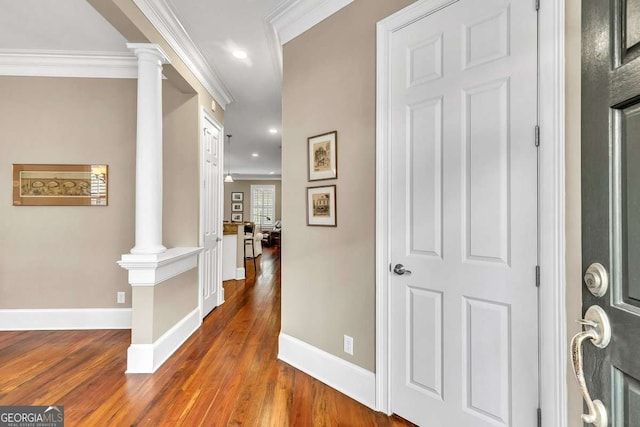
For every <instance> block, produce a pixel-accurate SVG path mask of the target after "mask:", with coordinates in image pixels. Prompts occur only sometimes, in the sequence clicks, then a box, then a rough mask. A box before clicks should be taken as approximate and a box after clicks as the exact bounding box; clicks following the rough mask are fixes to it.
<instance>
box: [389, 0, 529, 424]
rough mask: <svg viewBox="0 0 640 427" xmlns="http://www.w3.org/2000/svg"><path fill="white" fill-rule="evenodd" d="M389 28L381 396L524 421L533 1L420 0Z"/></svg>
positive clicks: (416, 412) (437, 412)
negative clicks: (384, 388)
mask: <svg viewBox="0 0 640 427" xmlns="http://www.w3.org/2000/svg"><path fill="white" fill-rule="evenodd" d="M431 4H433V7H434V9H433V10H432V13H428V14H426V15H425V16H424V17H423V18H421V19H419V20H417V21H415V22H413V23H412V24H410V25H408V26H406V27H404V28H402V29H401V30H398V31H396V32H395V33H393V35H392V37H391V40H390V61H391V67H390V86H391V87H390V94H391V99H390V103H391V106H390V111H391V114H390V118H391V144H392V158H391V171H390V173H391V175H390V180H391V194H390V202H391V203H390V205H391V206H390V209H391V221H390V224H391V227H390V228H391V233H390V236H391V237H390V244H391V259H392V261H393V263H394V264H403V265H405V266H406V269H407V270H410V271H411V274H406V273H405V274H403V275H395V276H393V277H392V279H391V280H390V284H389V286H390V289H389V293H390V305H391V316H390V319H391V387H392V389H391V406H392V410H393V412H395V413H397V414H399V415H401V416H403V417H405V418H407V419H409V420H410V421H412V422H414V423H417V424H419V425H425V426H428V425H433V426H445V425H452V426H456V427H457V426H460V427H464V426H474V427H476V426H477V427H482V426H518V427H529V426H534V425H535V424H536V418H537V417H536V409H537V407H538V327H537V325H538V312H537V298H538V290H537V288H536V285H535V267H536V264H537V151H536V147H535V141H534V129H535V125H536V108H537V105H536V100H537V98H536V93H537V92H536V88H537V74H536V72H537V66H536V65H537V56H536V49H537V45H536V31H537V23H536V12H535V8H534V7H533V6H532V4H530V3H529V2H522V1H510V0H484V1H482V2H478V1H477V0H459V1H448V0H442V1H440V2H435V1H434V2H431Z"/></svg>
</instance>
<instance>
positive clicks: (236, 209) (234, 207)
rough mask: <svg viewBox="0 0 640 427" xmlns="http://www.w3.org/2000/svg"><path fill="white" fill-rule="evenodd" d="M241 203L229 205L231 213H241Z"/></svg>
mask: <svg viewBox="0 0 640 427" xmlns="http://www.w3.org/2000/svg"><path fill="white" fill-rule="evenodd" d="M242 210H243V209H242V202H233V203H231V212H242Z"/></svg>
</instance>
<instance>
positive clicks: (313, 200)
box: [307, 185, 338, 227]
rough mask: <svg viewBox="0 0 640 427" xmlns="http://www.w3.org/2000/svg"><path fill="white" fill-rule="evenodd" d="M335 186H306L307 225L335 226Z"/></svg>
mask: <svg viewBox="0 0 640 427" xmlns="http://www.w3.org/2000/svg"><path fill="white" fill-rule="evenodd" d="M337 224H338V222H337V215H336V186H335V185H326V186H323V187H307V225H320V226H325V227H335V226H337Z"/></svg>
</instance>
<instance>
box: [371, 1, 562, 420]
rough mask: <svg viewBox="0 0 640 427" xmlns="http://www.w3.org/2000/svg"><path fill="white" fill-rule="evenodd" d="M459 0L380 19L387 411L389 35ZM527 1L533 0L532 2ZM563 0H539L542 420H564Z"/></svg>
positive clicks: (381, 385)
mask: <svg viewBox="0 0 640 427" xmlns="http://www.w3.org/2000/svg"><path fill="white" fill-rule="evenodd" d="M456 1H457V0H419V1H417V2H416V3H413V4H412V5H410V6H408V7H406V8H404V9H402V10H400V11H399V12H397V13H395V14H393V15H391V16H389V17H388V18H386V19H384V20H382V21H380V22H379V23H378V25H377V88H376V89H377V95H376V97H377V108H376V409H377V410H379V411H382V412H385V413H387V414H389V413H390V411H391V404H390V402H391V398H390V384H391V382H390V378H389V372H390V369H389V368H390V366H389V363H390V360H391V358H390V354H389V351H390V348H389V342H390V333H391V331H390V322H389V320H390V307H389V293H388V284H389V276H390V273H389V269H388V266H389V264H390V262H391V259H390V254H389V241H390V239H389V232H390V227H389V218H390V209H389V208H390V203H389V193H390V182H389V170H390V164H391V162H390V161H389V159H390V158H391V155H392V153H391V147H390V144H389V143H388V142H389V140H390V137H389V135H390V130H391V129H390V126H389V123H390V120H389V119H390V114H389V113H390V112H389V106H390V103H389V82H388V79H389V76H390V73H389V41H390V38H391V35H392V34H393V33H394V32H395V31H398V30H399V29H401V28H403V27H405V26H406V25H408V24H410V23H411V22H414V21H415V20H417V19H419V18H420V17H422V16H424V15H425V14H427V13H430V11H434V10H437V9H440V8H442V7H444V6H446V5H448V4H451V3H454V2H456ZM531 4H532V7H533V5H534V2H533V1H532V2H531ZM564 5H565V0H548V1H545V2H542V6H541V8H540V11H539V48H540V64H539V67H540V87H539V91H540V93H539V96H540V104H539V105H540V107H539V108H540V113H539V117H540V120H539V123H540V140H541V145H540V153H539V156H540V215H539V222H540V246H539V248H540V266H541V288H540V371H541V372H540V378H541V386H540V407H541V408H542V414H543V415H542V417H543V418H542V419H543V425H545V426H558V427H565V426H566V425H567V383H566V381H567V372H566V360H567V359H566V357H567V351H566V308H565V294H566V276H565V187H564V185H565V184H564V173H565V164H564V154H565V153H564V150H565V129H564V128H565V124H564V123H565V111H564V105H565V104H564V103H565V96H564V70H565V68H564V10H565V7H564Z"/></svg>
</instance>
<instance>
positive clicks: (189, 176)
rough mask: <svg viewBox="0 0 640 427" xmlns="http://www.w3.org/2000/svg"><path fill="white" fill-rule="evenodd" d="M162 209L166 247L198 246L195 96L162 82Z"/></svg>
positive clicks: (197, 124)
mask: <svg viewBox="0 0 640 427" xmlns="http://www.w3.org/2000/svg"><path fill="white" fill-rule="evenodd" d="M162 104H163V108H162V109H163V118H162V120H163V123H162V124H163V131H162V137H163V199H162V204H163V209H162V233H163V236H162V237H163V243H164V245H165V246H166V247H179V246H186V247H189V246H198V240H199V239H198V233H199V229H200V224H199V217H200V212H199V210H200V186H199V182H200V164H199V161H200V160H199V159H200V156H199V147H200V141H199V138H200V132H199V131H198V129H199V128H200V125H199V120H198V118H199V108H198V97H197V96H196V95H195V94H184V93H181V92H180V91H178V90H177V89H176V88H175V87H174V86H173V85H172V84H171V83H170V82H168V81H165V82H164V84H163V85H162Z"/></svg>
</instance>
